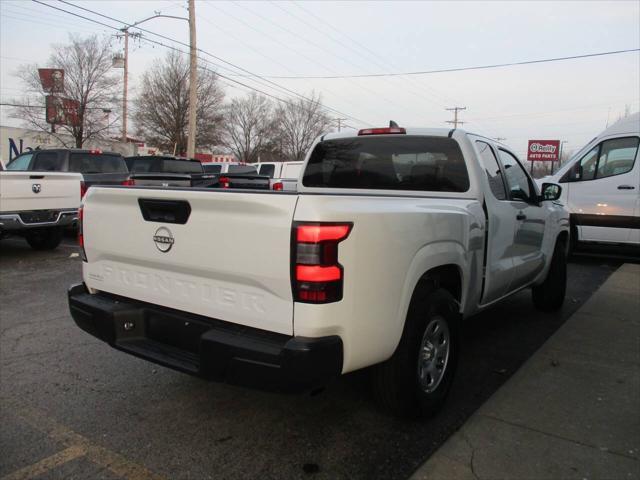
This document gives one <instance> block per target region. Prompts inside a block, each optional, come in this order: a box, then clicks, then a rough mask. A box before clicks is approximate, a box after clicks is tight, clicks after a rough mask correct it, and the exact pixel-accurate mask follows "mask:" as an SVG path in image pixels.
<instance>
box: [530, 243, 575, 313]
mask: <svg viewBox="0 0 640 480" xmlns="http://www.w3.org/2000/svg"><path fill="white" fill-rule="evenodd" d="M566 291H567V249H566V245H565V242H564V241H563V240H560V239H558V241H556V246H555V249H554V251H553V257H552V258H551V265H550V266H549V271H548V272H547V278H545V279H544V282H542V284H540V285H538V286H535V287H533V288H532V290H531V296H532V298H533V304H534V305H535V307H536V308H537V309H538V310H541V311H543V312H553V311H555V310H558V309H559V308H560V307H562V304H563V303H564V297H565V294H566Z"/></svg>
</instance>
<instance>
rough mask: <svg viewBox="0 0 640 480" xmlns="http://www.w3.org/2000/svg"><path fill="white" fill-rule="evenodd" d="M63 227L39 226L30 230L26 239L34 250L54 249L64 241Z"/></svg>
mask: <svg viewBox="0 0 640 480" xmlns="http://www.w3.org/2000/svg"><path fill="white" fill-rule="evenodd" d="M62 233H63V232H62V228H60V227H52V228H39V229H37V230H34V231H33V232H29V233H28V234H27V235H26V236H25V239H26V240H27V243H28V244H29V246H30V247H31V248H33V249H34V250H53V249H54V248H56V247H57V246H58V245H60V242H61V241H62Z"/></svg>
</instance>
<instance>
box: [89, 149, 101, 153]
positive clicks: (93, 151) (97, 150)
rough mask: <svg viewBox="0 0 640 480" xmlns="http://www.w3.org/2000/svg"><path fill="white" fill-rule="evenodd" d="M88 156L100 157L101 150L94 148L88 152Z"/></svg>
mask: <svg viewBox="0 0 640 480" xmlns="http://www.w3.org/2000/svg"><path fill="white" fill-rule="evenodd" d="M89 155H102V150H100V149H99V148H94V149H92V150H89Z"/></svg>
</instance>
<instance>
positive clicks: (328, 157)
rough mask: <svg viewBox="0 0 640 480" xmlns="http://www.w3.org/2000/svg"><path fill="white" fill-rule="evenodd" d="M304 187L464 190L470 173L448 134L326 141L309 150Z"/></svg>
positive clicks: (303, 181) (466, 188)
mask: <svg viewBox="0 0 640 480" xmlns="http://www.w3.org/2000/svg"><path fill="white" fill-rule="evenodd" d="M302 183H303V185H305V186H307V187H326V188H355V189H387V190H421V191H431V192H465V191H467V190H468V189H469V175H468V173H467V166H466V164H465V162H464V157H463V156H462V152H461V151H460V147H459V146H458V143H457V142H456V141H455V140H453V139H451V138H446V137H413V136H412V137H406V136H398V137H357V138H343V139H336V140H326V141H324V142H320V143H319V144H318V145H316V147H315V148H314V150H313V153H312V154H311V158H310V159H309V163H308V164H307V167H306V169H305V172H304V177H303V180H302Z"/></svg>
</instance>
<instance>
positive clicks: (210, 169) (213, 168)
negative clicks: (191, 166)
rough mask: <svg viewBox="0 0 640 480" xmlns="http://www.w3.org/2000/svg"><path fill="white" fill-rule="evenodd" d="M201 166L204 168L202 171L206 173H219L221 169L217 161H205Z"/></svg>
mask: <svg viewBox="0 0 640 480" xmlns="http://www.w3.org/2000/svg"><path fill="white" fill-rule="evenodd" d="M202 168H204V171H205V172H207V173H220V172H221V171H222V165H220V164H219V163H209V164H206V163H205V164H204V165H202Z"/></svg>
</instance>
